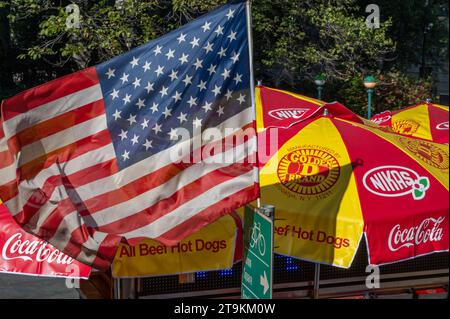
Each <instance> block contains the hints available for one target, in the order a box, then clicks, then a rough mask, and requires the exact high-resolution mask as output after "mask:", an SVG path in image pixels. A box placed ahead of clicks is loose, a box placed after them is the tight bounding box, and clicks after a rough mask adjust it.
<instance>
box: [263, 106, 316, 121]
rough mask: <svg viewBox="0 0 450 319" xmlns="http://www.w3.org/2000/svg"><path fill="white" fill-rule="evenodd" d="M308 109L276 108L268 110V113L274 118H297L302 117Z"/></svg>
mask: <svg viewBox="0 0 450 319" xmlns="http://www.w3.org/2000/svg"><path fill="white" fill-rule="evenodd" d="M309 111H310V109H305V108H298V109H288V108H285V109H276V110H271V111H269V115H270V116H271V117H273V118H274V119H276V120H289V119H292V120H299V119H302V118H304V117H305V116H306V115H307V114H308V112H309Z"/></svg>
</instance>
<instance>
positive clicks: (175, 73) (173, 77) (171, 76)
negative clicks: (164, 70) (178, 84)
mask: <svg viewBox="0 0 450 319" xmlns="http://www.w3.org/2000/svg"><path fill="white" fill-rule="evenodd" d="M177 74H178V71H175V70H172V73H170V75H169V78H170V80H171V81H172V82H173V81H175V80H178V76H177Z"/></svg>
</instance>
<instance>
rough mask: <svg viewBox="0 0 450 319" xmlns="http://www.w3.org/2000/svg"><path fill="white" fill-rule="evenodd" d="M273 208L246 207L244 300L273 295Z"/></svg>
mask: <svg viewBox="0 0 450 319" xmlns="http://www.w3.org/2000/svg"><path fill="white" fill-rule="evenodd" d="M273 216H274V207H273V206H264V207H262V208H260V209H253V208H251V207H249V206H246V207H245V213H244V254H243V268H242V287H241V288H242V299H271V298H272V278H273V276H272V264H273Z"/></svg>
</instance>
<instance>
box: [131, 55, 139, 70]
mask: <svg viewBox="0 0 450 319" xmlns="http://www.w3.org/2000/svg"><path fill="white" fill-rule="evenodd" d="M138 62H139V59H137V58H135V57H133V60H132V61H131V62H130V64H131V68H132V69H134V67H135V66H137V65H138Z"/></svg>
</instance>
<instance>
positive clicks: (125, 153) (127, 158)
mask: <svg viewBox="0 0 450 319" xmlns="http://www.w3.org/2000/svg"><path fill="white" fill-rule="evenodd" d="M122 158H123V161H124V162H125V161H126V160H129V159H130V152H129V151H126V150H125V151H124V152H123V154H122Z"/></svg>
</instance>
